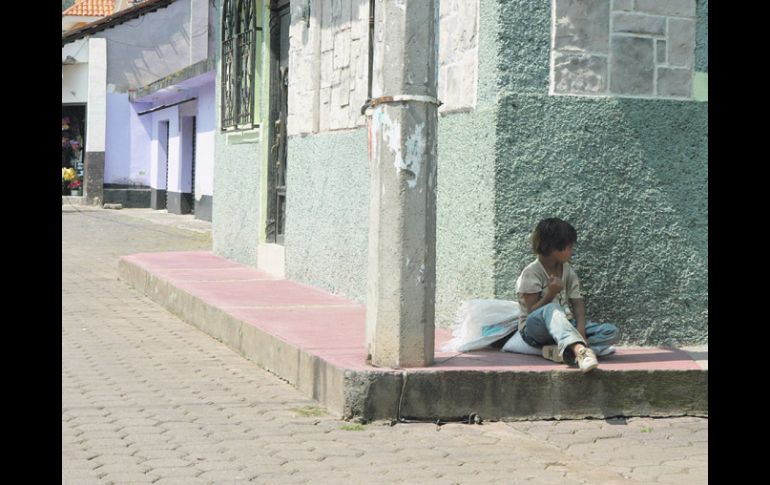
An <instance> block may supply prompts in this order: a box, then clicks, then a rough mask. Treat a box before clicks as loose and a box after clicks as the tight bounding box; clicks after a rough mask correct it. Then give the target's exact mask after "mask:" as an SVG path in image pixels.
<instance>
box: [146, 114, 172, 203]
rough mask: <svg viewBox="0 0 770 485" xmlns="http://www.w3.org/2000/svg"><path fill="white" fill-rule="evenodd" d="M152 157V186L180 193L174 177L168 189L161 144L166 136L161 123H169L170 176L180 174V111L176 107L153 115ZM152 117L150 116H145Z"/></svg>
mask: <svg viewBox="0 0 770 485" xmlns="http://www.w3.org/2000/svg"><path fill="white" fill-rule="evenodd" d="M151 115H152V118H153V121H152V143H151V150H152V156H151V158H150V161H151V167H150V186H151V187H154V188H156V189H165V190H169V191H171V192H179V181H178V179H177V180H174V177H169V180H168V187H166V169H167V167H166V165H165V163H164V162H165V153H164V151H163V147H162V144H161V141H162V137H165V134H164V133H162V130H161V122H163V121H168V122H169V137H168V138H169V141H168V170H169V173H170V174H174V173H178V170H179V158H180V157H179V155H180V154H179V145H180V143H179V141H180V140H179V138H180V137H179V110H178V109H177V107H176V106H172V107H170V108H166V109H164V110H160V111H156V112H155V113H152V114H151ZM145 116H150V115H145Z"/></svg>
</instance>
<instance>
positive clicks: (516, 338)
mask: <svg viewBox="0 0 770 485" xmlns="http://www.w3.org/2000/svg"><path fill="white" fill-rule="evenodd" d="M503 351H504V352H514V353H517V354H528V355H542V352H543V351H542V350H541V349H538V348H537V347H533V346H531V345H529V344H528V343H527V342H525V341H524V339H523V338H521V333H520V332H516V333H514V334H513V337H511V338H509V339H508V341H507V342H505V345H503Z"/></svg>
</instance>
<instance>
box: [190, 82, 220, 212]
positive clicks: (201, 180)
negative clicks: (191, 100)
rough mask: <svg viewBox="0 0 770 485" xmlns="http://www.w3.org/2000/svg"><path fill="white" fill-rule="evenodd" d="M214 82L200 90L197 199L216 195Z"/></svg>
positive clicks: (196, 174) (196, 164) (196, 171)
mask: <svg viewBox="0 0 770 485" xmlns="http://www.w3.org/2000/svg"><path fill="white" fill-rule="evenodd" d="M215 106H216V97H215V93H214V82H213V80H212V82H211V83H210V84H206V85H203V86H201V87H200V88H198V117H197V121H196V122H197V127H196V129H197V132H198V145H197V147H196V160H195V197H196V198H200V196H201V195H214V135H215V133H216V128H217V122H216V109H215Z"/></svg>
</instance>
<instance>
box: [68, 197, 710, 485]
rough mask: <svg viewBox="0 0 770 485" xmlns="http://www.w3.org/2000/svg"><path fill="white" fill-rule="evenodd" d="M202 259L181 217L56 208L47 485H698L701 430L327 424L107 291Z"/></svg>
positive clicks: (658, 425)
mask: <svg viewBox="0 0 770 485" xmlns="http://www.w3.org/2000/svg"><path fill="white" fill-rule="evenodd" d="M208 227H209V228H210V225H208ZM210 248H211V234H210V229H207V223H204V222H202V221H196V220H194V219H193V218H192V216H172V215H168V214H164V212H163V211H155V213H154V214H152V213H151V211H149V210H145V209H124V210H119V211H111V210H103V209H94V208H88V207H83V206H67V205H63V206H62V342H61V343H62V482H63V483H66V484H73V485H75V484H78V485H79V484H97V483H98V484H109V483H157V484H185V485H192V484H198V483H211V484H229V483H247V482H254V483H269V484H283V483H313V484H319V483H329V484H340V483H352V484H370V483H372V484H377V483H382V484H385V483H414V484H447V485H452V484H475V483H478V484H486V483H532V484H555V483H558V484H559V485H568V484H579V483H590V484H616V483H617V484H633V483H640V484H647V483H676V484H678V485H688V484H706V483H707V482H708V463H707V458H708V419H704V418H694V417H684V418H666V419H652V418H628V419H614V420H578V421H530V422H508V423H505V422H484V423H483V424H481V425H469V424H460V423H448V424H443V425H441V426H438V425H436V424H434V423H409V424H406V423H401V424H396V425H391V423H385V422H375V423H369V424H365V425H361V424H357V423H351V422H346V421H342V420H340V419H336V418H335V417H333V416H330V415H328V414H327V413H326V412H325V411H324V409H323V408H320V407H318V405H317V404H316V402H315V401H313V400H312V399H310V398H306V397H304V396H303V395H301V394H300V393H299V392H298V391H297V390H295V389H294V388H293V387H291V386H290V385H289V384H287V383H286V382H284V381H283V380H281V379H279V378H277V377H275V376H274V375H272V374H270V373H268V372H266V371H264V370H262V369H260V368H259V367H257V366H256V365H255V364H253V363H252V362H250V361H248V360H246V359H245V358H243V357H241V356H240V355H238V354H237V353H236V352H234V351H233V350H231V349H229V348H228V347H226V346H225V345H223V344H222V343H220V342H218V341H217V340H215V339H213V338H212V337H210V336H208V335H206V334H204V333H202V332H201V331H199V330H198V329H197V328H195V327H193V326H191V325H189V324H187V323H185V322H184V321H181V320H180V319H178V318H177V317H175V316H174V315H172V314H170V313H169V312H167V311H166V310H165V309H164V308H162V307H161V306H159V305H158V304H156V303H154V302H152V301H151V300H150V299H148V298H146V297H144V296H143V295H141V294H139V293H137V292H136V291H135V290H134V289H132V288H130V287H128V286H127V285H126V284H124V283H123V282H122V281H119V280H118V279H117V264H118V258H119V257H120V256H123V255H127V254H132V253H138V252H158V251H172V250H174V251H180V250H201V249H210ZM365 270H366V268H362V271H365Z"/></svg>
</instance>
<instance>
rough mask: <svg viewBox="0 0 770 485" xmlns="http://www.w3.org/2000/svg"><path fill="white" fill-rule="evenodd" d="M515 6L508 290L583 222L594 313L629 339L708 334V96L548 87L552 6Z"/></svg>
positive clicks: (507, 6) (508, 40)
mask: <svg viewBox="0 0 770 485" xmlns="http://www.w3.org/2000/svg"><path fill="white" fill-rule="evenodd" d="M482 3H483V2H482ZM533 4H537V5H533ZM501 5H503V8H502V9H501V11H502V15H501V21H502V28H501V29H500V31H499V32H500V33H499V34H498V40H499V47H500V52H501V55H500V57H499V59H500V60H501V62H500V65H499V66H500V68H499V72H500V77H499V80H500V91H501V93H504V94H503V95H501V96H500V98H499V112H498V118H497V128H496V131H497V140H496V158H497V161H496V170H495V180H496V195H497V198H496V207H495V224H496V231H495V247H496V263H495V281H496V283H495V286H496V295H497V297H499V298H513V297H514V296H515V293H514V292H515V289H514V284H515V280H516V278H517V276H518V274H519V273H520V271H521V270H522V268H523V267H524V266H525V265H526V264H527V263H529V262H530V261H532V259H533V258H534V255H533V254H532V251H531V247H530V243H529V237H530V234H531V231H532V229H533V228H534V226H535V225H536V224H537V222H538V221H539V220H541V219H543V218H545V217H551V216H557V217H561V218H564V219H566V220H568V221H570V222H571V223H572V224H573V225H574V226H575V228H576V229H577V231H578V246H577V252H576V255H575V256H574V257H573V263H574V265H575V268H576V270H577V271H578V274H579V275H580V276H581V279H582V284H583V290H584V295H585V299H586V305H587V308H588V318H589V319H592V320H596V321H611V322H614V323H616V324H618V325H619V326H620V328H621V331H622V333H623V340H624V342H626V343H634V344H650V345H652V344H663V343H671V344H685V343H707V342H708V327H707V325H708V308H707V306H708V241H707V233H708V225H707V224H708V222H707V219H708V209H707V193H708V187H707V185H708V174H707V170H708V169H707V166H708V153H707V137H708V117H707V111H708V104H707V103H701V102H696V101H663V100H645V99H630V98H616V97H609V98H607V97H605V98H587V97H573V96H548V94H547V92H548V62H549V58H548V46H549V42H550V37H549V36H550V23H549V22H548V20H549V19H550V2H529V1H525V0H521V1H507V2H501ZM533 19H534V20H533ZM537 19H540V20H537ZM541 20H542V21H541ZM699 38H700V37H699ZM505 59H508V60H511V59H515V62H506V61H505Z"/></svg>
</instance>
